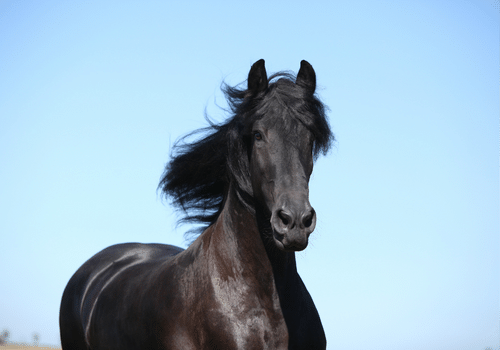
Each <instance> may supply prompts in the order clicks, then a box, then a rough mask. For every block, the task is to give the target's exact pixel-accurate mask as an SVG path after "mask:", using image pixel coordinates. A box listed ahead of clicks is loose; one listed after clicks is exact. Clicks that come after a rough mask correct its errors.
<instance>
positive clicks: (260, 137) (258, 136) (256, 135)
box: [253, 131, 262, 141]
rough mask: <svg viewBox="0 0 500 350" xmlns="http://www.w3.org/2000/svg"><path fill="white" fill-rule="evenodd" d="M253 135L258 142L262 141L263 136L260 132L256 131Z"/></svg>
mask: <svg viewBox="0 0 500 350" xmlns="http://www.w3.org/2000/svg"><path fill="white" fill-rule="evenodd" d="M253 135H254V137H255V139H256V140H257V141H260V140H262V135H261V134H260V132H258V131H256V132H255V133H254V134H253Z"/></svg>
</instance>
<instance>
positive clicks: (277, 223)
mask: <svg viewBox="0 0 500 350" xmlns="http://www.w3.org/2000/svg"><path fill="white" fill-rule="evenodd" d="M283 197H284V198H283ZM300 197H302V198H301V200H295V201H292V200H290V199H291V198H290V196H282V197H281V198H283V200H281V201H279V202H281V203H280V204H278V205H276V206H275V209H273V211H272V214H271V227H272V228H273V238H274V242H275V243H276V245H277V247H278V248H279V249H281V250H284V251H301V250H304V249H305V248H306V247H307V244H308V241H309V235H310V234H311V233H312V232H313V231H314V228H315V227H316V212H315V211H314V209H313V208H312V207H311V205H310V204H309V200H308V199H307V196H305V198H304V196H300Z"/></svg>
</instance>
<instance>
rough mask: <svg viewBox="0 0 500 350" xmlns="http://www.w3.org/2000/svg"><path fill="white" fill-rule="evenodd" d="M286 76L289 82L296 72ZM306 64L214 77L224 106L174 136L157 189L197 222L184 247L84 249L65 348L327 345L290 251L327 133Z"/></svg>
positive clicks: (71, 291) (312, 219)
mask: <svg viewBox="0 0 500 350" xmlns="http://www.w3.org/2000/svg"><path fill="white" fill-rule="evenodd" d="M294 80H296V81H294ZM315 88H316V75H315V73H314V70H313V68H312V66H311V65H310V64H309V63H308V62H306V61H302V62H301V66H300V70H299V73H298V74H297V77H296V79H295V77H293V76H292V75H291V74H288V73H278V74H275V75H273V76H271V77H270V78H269V79H268V77H267V74H266V70H265V67H264V60H259V61H257V62H256V63H255V64H254V65H253V66H252V68H251V70H250V73H249V75H248V88H247V89H245V88H243V89H239V88H237V87H230V86H227V85H224V87H223V91H224V93H225V94H226V97H227V99H228V102H229V105H230V107H231V111H232V116H231V117H230V118H229V119H228V120H227V121H226V122H225V123H224V124H220V125H215V124H211V126H210V127H209V128H207V129H203V131H204V132H205V134H204V135H203V136H202V137H200V138H198V139H197V141H192V142H187V141H184V143H182V144H179V143H178V144H177V145H176V147H175V148H174V153H173V155H172V160H171V161H170V162H169V164H168V165H167V167H166V169H165V172H164V174H163V177H162V180H161V182H160V185H159V188H160V189H161V190H162V191H163V192H164V193H165V195H167V196H168V197H170V198H171V199H172V201H173V203H174V204H176V205H178V206H179V207H180V208H181V209H183V210H184V211H185V217H184V219H183V220H185V221H192V222H193V221H194V222H198V223H203V224H205V230H204V231H203V233H202V234H201V235H199V237H198V238H197V239H196V240H195V241H194V242H193V243H192V244H191V245H190V246H189V247H188V248H187V249H186V250H183V249H181V248H178V247H174V246H170V245H163V244H139V243H125V244H118V245H114V246H111V247H108V248H106V249H104V250H103V251H101V252H99V253H97V254H96V255H94V256H93V257H92V258H90V259H89V260H88V261H87V262H86V263H85V264H83V265H82V267H80V269H78V271H77V272H76V273H75V274H74V275H73V277H72V278H71V280H70V281H69V283H68V285H67V287H66V289H65V291H64V294H63V297H62V301H61V310H60V320H59V321H60V329H61V344H62V347H63V349H64V350H79V349H82V350H83V349H94V350H95V349H120V350H125V349H148V350H150V349H182V350H185V349H273V350H275V349H325V348H326V339H325V334H324V331H323V327H322V325H321V321H320V318H319V315H318V312H317V310H316V308H315V306H314V303H313V301H312V299H311V296H310V295H309V293H308V291H307V289H306V287H305V286H304V284H303V282H302V280H301V279H300V277H299V275H298V273H297V267H296V263H295V251H300V250H303V249H305V248H306V246H307V244H308V238H309V235H310V234H311V232H312V231H313V230H314V227H315V224H316V214H315V211H314V209H313V208H312V207H311V205H310V204H309V199H308V196H309V188H308V183H309V177H310V175H311V173H312V170H313V162H314V160H315V159H316V157H317V156H318V155H319V154H321V153H323V154H325V153H326V152H327V151H328V149H329V147H330V145H331V142H332V141H333V135H332V133H331V131H330V128H329V126H328V122H327V119H326V116H325V107H324V105H323V104H322V103H321V102H320V101H319V99H318V98H317V97H316V96H315V93H314V92H315Z"/></svg>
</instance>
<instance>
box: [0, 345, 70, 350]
mask: <svg viewBox="0 0 500 350" xmlns="http://www.w3.org/2000/svg"><path fill="white" fill-rule="evenodd" d="M24 349H26V350H61V348H56V347H51V346H47V345H45V346H43V345H41V346H34V345H13V344H8V345H0V350H24Z"/></svg>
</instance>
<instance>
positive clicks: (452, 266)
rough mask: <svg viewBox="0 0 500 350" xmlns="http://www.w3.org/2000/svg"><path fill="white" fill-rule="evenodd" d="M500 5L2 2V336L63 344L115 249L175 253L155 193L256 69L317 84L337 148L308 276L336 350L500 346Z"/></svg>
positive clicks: (172, 232) (317, 197) (325, 175)
mask: <svg viewBox="0 0 500 350" xmlns="http://www.w3.org/2000/svg"><path fill="white" fill-rule="evenodd" d="M499 27H500V3H499V1H498V0H456V1H438V2H437V1H418V2H417V1H413V2H407V1H376V2H374V1H358V0H349V1H328V2H327V1H309V2H307V3H306V2H297V1H289V2H285V1H273V2H264V1H254V2H237V1H230V2H229V1H227V2H223V1H212V2H203V1H191V2H189V1H186V2H183V3H182V4H181V2H161V1H157V2H153V1H143V2H135V1H120V2H118V1H85V2H76V1H74V2H66V1H43V2H38V1H22V2H21V1H9V0H4V1H1V2H0V48H1V49H0V150H1V151H0V164H1V166H0V169H1V170H0V235H1V236H0V237H1V241H0V242H1V245H0V249H1V253H0V268H1V270H0V271H1V276H2V277H1V282H0V329H9V330H10V332H11V339H12V340H13V341H25V342H28V341H31V340H32V334H33V333H34V332H37V333H38V334H40V342H41V343H47V344H55V345H57V344H58V343H59V333H58V310H59V302H60V298H61V295H62V291H63V289H64V287H65V285H66V283H67V281H68V280H69V278H70V277H71V275H72V274H73V273H74V272H75V271H76V269H77V268H78V267H79V266H80V265H81V264H82V263H83V262H84V261H85V260H87V259H88V258H89V257H90V256H92V255H93V254H95V253H96V252H98V251H99V250H101V249H103V248H105V247H106V246H109V245H111V244H115V243H120V242H137V241H138V242H158V243H170V244H176V245H180V246H183V247H185V243H184V241H183V233H184V231H186V230H187V229H188V227H185V226H181V227H178V228H177V227H176V224H175V223H176V214H175V212H174V211H173V209H172V207H170V206H169V205H168V203H162V201H161V198H160V197H159V196H158V195H157V193H156V186H157V184H158V181H159V178H160V175H161V173H162V170H163V167H164V165H165V163H166V162H167V161H168V157H169V152H170V147H171V145H172V144H173V142H174V141H175V140H176V139H177V138H179V137H181V136H182V135H184V134H185V133H187V132H189V131H192V130H194V129H196V128H200V127H203V126H206V122H205V121H204V118H203V114H204V110H205V109H206V110H207V112H208V113H209V114H210V115H211V116H212V117H213V118H214V119H215V120H219V121H220V120H223V118H224V116H225V114H224V112H223V111H222V110H221V109H220V108H219V107H218V106H222V107H224V106H225V102H224V99H223V96H222V94H221V93H220V91H219V86H220V84H221V82H222V81H223V80H225V81H226V82H228V83H230V84H237V83H240V82H242V81H244V80H245V79H246V77H247V74H248V71H249V68H250V66H251V64H252V63H253V62H255V61H257V60H258V59H260V58H264V59H265V60H266V68H267V71H268V72H275V71H279V70H292V71H294V72H297V70H298V68H299V64H300V60H302V59H306V60H308V61H309V62H310V63H311V64H312V65H313V67H314V68H315V70H316V74H317V79H318V85H319V88H318V94H319V96H320V97H321V99H322V100H323V101H324V102H325V103H326V104H327V105H328V106H329V108H330V112H329V117H330V123H331V126H332V129H333V131H334V133H335V136H336V139H337V142H336V143H335V147H334V149H333V151H332V152H331V153H330V154H329V155H328V156H327V157H323V158H320V159H319V160H318V162H317V163H316V166H315V171H314V174H313V177H312V179H311V184H310V186H311V194H310V200H311V204H312V205H313V206H314V208H315V209H316V211H317V214H318V224H317V228H316V231H315V232H314V233H313V235H312V237H311V243H310V245H309V247H308V248H307V249H306V250H305V251H304V252H302V253H300V254H298V267H299V272H300V273H301V276H302V278H303V280H304V282H305V284H306V286H307V287H308V289H309V291H310V293H311V295H312V296H313V299H314V300H315V303H316V306H317V308H318V310H319V313H320V315H321V318H322V322H323V325H324V328H325V331H326V335H327V340H328V349H343V350H349V349H352V350H355V349H367V348H368V349H372V350H375V349H383V350H391V349H398V350H400V349H418V350H419V349H422V350H423V349H425V350H433V349H436V350H437V349H440V350H441V349H450V350H473V349H485V348H486V347H491V348H494V349H497V348H499V346H500V344H499V338H500V331H499V314H500V309H499V296H500V293H499V292H500V283H499V282H500V256H499V255H500V254H499V253H500V239H499V238H500V237H499V232H500V227H499V213H500V207H499V193H500V192H499V111H500V108H499V78H500V75H499V62H500V58H499V31H500V29H499Z"/></svg>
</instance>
